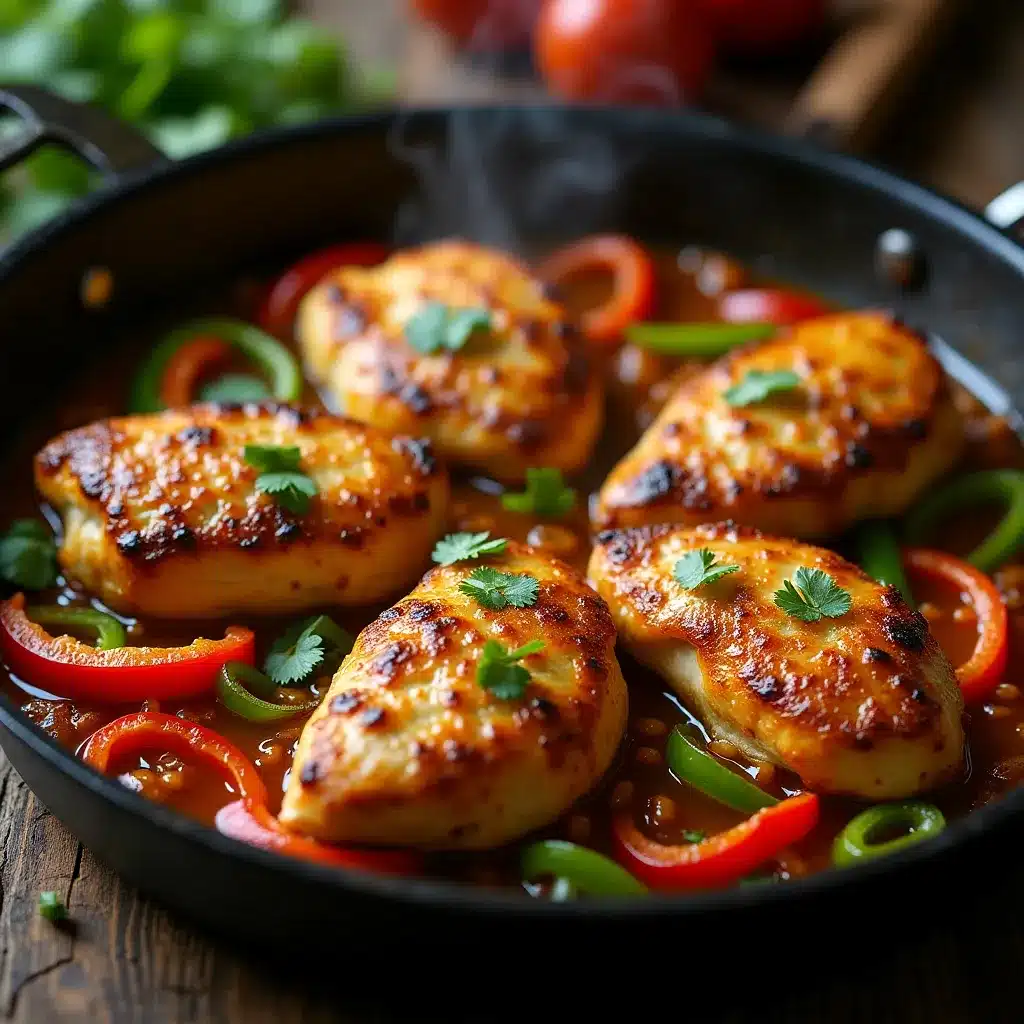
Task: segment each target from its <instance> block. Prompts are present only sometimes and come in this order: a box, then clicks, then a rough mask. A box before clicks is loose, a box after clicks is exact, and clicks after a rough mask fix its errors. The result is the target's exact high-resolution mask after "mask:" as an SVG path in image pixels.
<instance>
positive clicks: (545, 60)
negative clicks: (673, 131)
mask: <svg viewBox="0 0 1024 1024" xmlns="http://www.w3.org/2000/svg"><path fill="white" fill-rule="evenodd" d="M534 53H535V57H536V63H537V67H538V68H539V69H540V72H541V74H542V75H543V76H544V80H545V82H547V85H548V88H550V89H551V91H552V92H554V93H556V94H557V95H559V96H561V97H562V98H564V99H567V100H587V101H591V102H595V101H596V102H608V103H612V102H623V101H624V102H635V103H657V104H672V103H680V102H683V101H685V100H688V99H692V98H694V97H695V96H697V95H699V93H700V91H701V89H702V88H703V86H704V82H705V80H706V79H707V76H708V73H709V72H710V70H711V64H712V61H713V60H714V43H713V41H712V37H711V32H710V29H709V28H708V25H707V22H706V20H705V18H704V16H703V14H702V13H701V11H700V10H699V8H698V7H697V4H696V0H548V3H547V4H546V5H545V7H544V9H543V10H542V11H541V15H540V20H539V21H538V23H537V31H536V33H535V36H534Z"/></svg>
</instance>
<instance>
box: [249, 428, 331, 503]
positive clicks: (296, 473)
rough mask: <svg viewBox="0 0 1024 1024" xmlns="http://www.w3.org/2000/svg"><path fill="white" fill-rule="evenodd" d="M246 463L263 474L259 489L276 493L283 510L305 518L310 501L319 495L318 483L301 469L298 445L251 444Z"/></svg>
mask: <svg viewBox="0 0 1024 1024" xmlns="http://www.w3.org/2000/svg"><path fill="white" fill-rule="evenodd" d="M243 454H244V457H245V461H246V462H248V463H249V465H250V466H253V467H255V468H256V469H258V470H259V471H260V475H259V476H258V477H256V490H258V491H262V492H263V493H264V494H273V495H274V498H275V501H276V502H277V504H278V505H280V506H281V507H282V508H286V509H288V511H289V512H294V513H295V514H296V515H299V516H301V515H305V514H306V513H307V512H308V511H309V500H310V498H313V497H315V496H316V494H317V487H316V482H315V481H314V480H313V478H312V477H311V476H309V475H308V474H306V473H303V472H302V471H301V469H300V468H299V466H300V463H301V461H302V452H301V451H300V450H299V449H298V448H297V447H294V446H278V445H269V444H247V445H246V446H245V450H244V452H243Z"/></svg>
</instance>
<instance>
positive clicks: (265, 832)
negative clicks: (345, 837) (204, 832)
mask: <svg viewBox="0 0 1024 1024" xmlns="http://www.w3.org/2000/svg"><path fill="white" fill-rule="evenodd" d="M215 824H216V826H217V831H218V832H221V833H222V834H223V835H226V836H230V838H232V839H237V840H239V841H240V842H243V843H248V844H249V845H250V846H257V847H259V848H260V849H261V850H272V851H273V852H274V853H282V854H285V855H286V856H288V857H299V858H301V859H302V860H311V861H315V862H316V863H318V864H328V865H330V866H332V867H339V868H357V869H359V870H362V871H376V872H378V873H379V874H386V875H415V874H418V873H419V872H420V870H421V869H422V861H421V858H420V856H419V854H417V853H415V852H413V851H411V850H360V849H355V848H349V847H344V846H332V845H330V844H329V843H321V842H319V841H318V840H316V839H308V838H306V837H305V836H298V835H294V834H292V833H290V832H286V831H285V830H284V828H283V827H282V826H281V824H280V823H279V822H278V820H277V818H275V817H274V815H272V814H271V813H270V811H268V810H267V808H266V806H265V805H264V804H261V803H258V802H254V801H250V800H235V801H234V802H233V803H230V804H226V805H225V806H224V807H222V808H221V809H220V810H219V811H218V812H217V816H216V819H215Z"/></svg>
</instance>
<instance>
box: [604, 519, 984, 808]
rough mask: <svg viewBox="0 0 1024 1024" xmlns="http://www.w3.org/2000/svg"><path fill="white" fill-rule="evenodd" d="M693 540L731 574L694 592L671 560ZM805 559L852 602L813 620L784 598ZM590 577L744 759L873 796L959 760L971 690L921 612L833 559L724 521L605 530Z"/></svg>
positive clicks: (929, 777) (936, 776) (923, 782)
mask: <svg viewBox="0 0 1024 1024" xmlns="http://www.w3.org/2000/svg"><path fill="white" fill-rule="evenodd" d="M700 549H706V550H707V551H708V552H710V554H711V555H712V556H713V557H714V559H715V560H716V563H717V564H721V565H727V566H738V567H739V568H738V571H733V572H732V573H730V574H729V575H723V576H721V577H719V578H718V579H716V580H714V581H713V582H706V583H703V584H701V585H699V586H697V587H695V588H693V589H687V588H686V587H685V586H683V585H682V584H681V583H680V582H679V581H678V580H677V579H676V578H675V576H674V574H673V570H674V567H675V566H676V563H677V562H678V561H679V560H680V559H682V558H683V556H685V555H686V554H687V552H695V551H698V550H700ZM684 565H685V563H684ZM681 568H682V567H681ZM800 568H806V569H818V570H821V571H822V572H825V573H827V574H828V575H829V576H830V577H831V578H832V580H833V581H834V583H835V584H836V585H837V586H838V587H840V588H842V590H844V591H846V592H847V593H848V594H849V597H850V599H851V603H850V605H849V610H848V611H846V612H844V613H842V614H839V615H838V616H837V617H834V618H832V617H828V616H827V615H826V616H824V617H822V618H821V619H819V620H818V621H816V622H807V621H803V620H802V619H800V618H798V617H796V616H795V615H793V614H791V613H789V612H787V611H784V610H783V609H782V608H780V607H778V606H777V605H776V603H775V594H776V592H777V591H778V590H780V589H782V588H783V584H784V582H785V581H787V580H788V581H792V580H793V579H794V578H795V576H796V573H797V570H798V569H800ZM589 574H590V577H591V579H592V580H594V581H596V585H597V589H598V592H599V593H600V594H601V595H602V596H603V597H604V598H605V600H606V601H608V603H609V605H610V606H611V609H612V615H613V616H614V618H615V622H616V625H617V626H618V630H619V636H620V638H621V640H622V642H623V643H624V644H625V646H626V647H627V648H628V649H629V650H630V651H631V652H632V653H633V654H634V655H635V656H636V657H637V658H638V659H639V660H640V661H642V662H644V663H645V664H647V665H649V666H651V667H652V668H654V669H655V670H656V671H658V672H659V673H661V675H663V676H664V677H665V679H666V680H667V681H668V682H669V684H670V685H671V686H672V688H673V689H674V690H675V691H676V693H678V694H679V696H680V697H681V698H682V699H683V700H684V701H685V703H686V704H687V706H688V707H689V708H690V709H691V710H692V711H693V712H694V714H696V715H697V716H698V717H699V718H700V719H701V721H702V722H703V723H704V724H705V726H706V727H707V728H708V729H709V731H710V732H711V733H712V734H713V735H714V736H715V737H716V738H718V739H726V740H731V741H732V742H733V743H735V744H736V745H737V746H738V747H739V748H740V750H742V751H743V752H744V753H745V754H746V755H747V756H748V757H750V758H754V759H756V760H768V761H773V762H775V763H776V764H780V765H784V766H785V767H787V768H789V769H791V770H792V771H794V772H796V773H797V775H799V776H800V778H801V779H802V780H803V782H804V784H805V785H806V786H808V787H809V788H810V789H813V790H816V791H818V792H822V793H826V792H827V793H845V794H853V795H856V796H862V797H868V798H871V799H887V798H892V797H905V796H909V795H911V794H913V793H917V792H920V791H921V790H925V789H928V788H930V787H932V786H935V785H936V784H938V783H940V782H943V781H945V780H948V779H949V778H950V777H952V776H955V775H956V774H957V773H958V772H959V771H960V770H961V766H962V763H963V751H964V733H963V726H962V723H961V716H962V712H963V699H962V697H961V694H960V689H959V687H958V686H957V682H956V677H955V676H954V674H953V670H952V668H951V667H950V665H949V662H948V661H947V660H946V658H945V656H944V655H943V653H942V651H940V650H939V647H938V645H937V644H936V642H935V640H934V638H933V637H932V636H931V634H930V633H929V631H928V625H927V623H926V622H925V620H924V618H923V617H922V616H921V615H920V614H918V613H916V612H912V611H911V610H910V609H909V608H908V607H907V606H906V604H904V602H903V599H902V598H901V597H900V595H899V592H898V591H897V590H896V589H895V588H893V587H884V586H882V585H881V584H878V583H876V582H875V581H874V580H872V579H870V578H869V577H868V576H866V575H865V574H864V573H863V572H861V571H860V569H858V568H857V567H856V566H854V565H852V564H851V563H849V562H847V561H846V560H845V559H843V558H841V557H840V556H839V555H836V554H834V553H833V552H831V551H826V550H824V549H822V548H815V547H810V546H809V545H806V544H800V543H798V542H796V541H791V540H778V539H775V538H771V537H762V536H761V535H760V534H758V533H756V532H755V531H753V530H749V529H743V528H737V527H733V526H731V525H729V524H719V525H714V526H703V527H698V528H697V529H693V530H688V529H685V528H683V527H680V526H654V527H645V528H641V529H631V530H624V531H609V532H607V533H603V534H601V535H600V537H599V538H598V544H597V547H596V548H595V550H594V553H593V555H592V557H591V561H590V567H589ZM798 585H799V581H798ZM840 607H842V604H841V603H840ZM835 610H837V609H833V611H835Z"/></svg>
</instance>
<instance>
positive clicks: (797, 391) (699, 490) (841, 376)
mask: <svg viewBox="0 0 1024 1024" xmlns="http://www.w3.org/2000/svg"><path fill="white" fill-rule="evenodd" d="M780 372H781V373H786V374H795V375H796V377H797V378H798V381H797V383H796V386H792V385H790V386H789V387H788V389H780V390H776V391H769V392H767V393H766V394H765V395H764V397H763V400H760V401H753V402H751V404H746V405H740V404H735V403H736V402H737V401H738V400H740V399H741V398H742V397H743V396H739V395H737V394H736V393H735V392H732V393H731V394H730V395H729V396H727V392H729V389H730V388H734V387H736V386H737V385H740V384H742V383H744V382H746V383H747V384H748V385H749V384H750V383H751V381H752V380H753V381H756V380H757V375H759V374H761V375H763V374H776V373H780ZM751 375H754V377H751ZM775 380H776V382H777V383H778V381H779V378H775ZM761 381H762V382H763V381H764V378H763V377H761ZM745 390H747V391H748V394H747V396H746V397H747V398H750V397H751V394H750V390H749V388H747V389H745ZM730 398H732V403H733V404H730ZM963 446H964V430H963V423H962V420H961V417H960V415H959V413H958V412H957V410H956V408H955V406H954V404H953V400H952V397H951V395H950V389H949V387H948V384H947V381H946V378H945V375H944V374H943V371H942V369H941V367H940V366H939V364H938V362H937V361H936V360H935V358H934V357H933V356H932V355H931V353H930V352H929V351H928V348H927V345H926V344H925V342H924V341H923V340H922V339H921V338H919V337H918V336H917V335H915V334H914V333H912V332H911V331H908V330H907V329H906V328H904V327H902V326H900V325H899V324H897V323H895V322H894V321H892V320H891V319H890V318H889V317H887V316H885V315H883V314H878V313H843V314H838V315H835V316H826V317H821V318H819V319H815V320H808V321H805V322H804V323H801V324H798V325H796V326H795V327H793V328H791V329H789V330H788V331H787V332H786V333H784V334H782V335H780V336H779V337H778V338H776V339H773V340H771V341H768V342H765V343H763V344H761V345H757V346H752V347H749V348H745V349H742V350H740V351H738V352H736V353H734V354H732V355H731V356H729V357H727V358H725V359H722V360H720V361H718V362H716V363H714V364H713V365H712V366H709V367H708V368H707V370H705V371H704V372H703V373H700V374H698V375H697V376H696V377H693V378H690V379H689V380H687V381H685V382H684V383H683V384H682V385H681V386H680V388H679V390H678V391H677V392H676V394H675V395H674V397H673V398H671V399H670V400H669V402H668V404H667V405H666V406H665V408H664V409H663V410H662V412H661V414H660V415H659V416H658V418H657V419H656V420H655V422H654V423H653V424H652V425H651V426H650V427H649V428H648V430H647V431H646V433H645V434H644V436H643V437H642V438H641V439H640V441H639V443H638V444H637V445H636V447H634V448H633V450H632V451H631V452H629V454H627V455H626V456H625V457H624V458H623V459H622V461H621V462H620V463H619V464H618V465H617V466H616V467H615V469H614V470H613V471H612V473H611V475H610V476H609V477H608V479H607V480H606V481H605V483H604V485H603V486H602V488H601V494H600V501H599V503H598V507H597V511H596V514H595V522H596V525H597V526H599V527H605V528H607V527H624V526H641V525H645V524H653V523H661V522H672V523H684V524H686V525H689V526H694V525H697V524H698V523H705V522H717V521H719V520H724V519H730V520H733V521H735V522H739V523H743V524H746V525H748V526H755V527H758V528H759V529H763V530H766V531H769V532H772V533H779V534H783V535H785V536H796V537H807V538H813V537H825V536H830V535H833V534H836V533H839V532H841V531H842V530H844V529H846V528H847V527H849V526H850V525H851V524H853V523H855V522H857V521H858V520H860V519H862V518H864V517H867V516H892V515H898V514H899V513H902V512H903V511H905V510H906V508H907V507H908V506H909V505H910V504H911V503H912V502H913V501H914V499H915V498H916V497H917V496H918V495H919V494H921V492H922V491H923V490H924V489H925V488H927V486H928V485H929V484H930V483H931V482H932V481H934V480H935V479H936V478H937V477H939V476H941V475H942V474H943V473H945V472H946V471H948V470H949V469H950V468H951V467H952V466H953V465H954V464H955V463H956V461H957V459H958V458H959V456H960V453H961V451H962V450H963Z"/></svg>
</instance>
